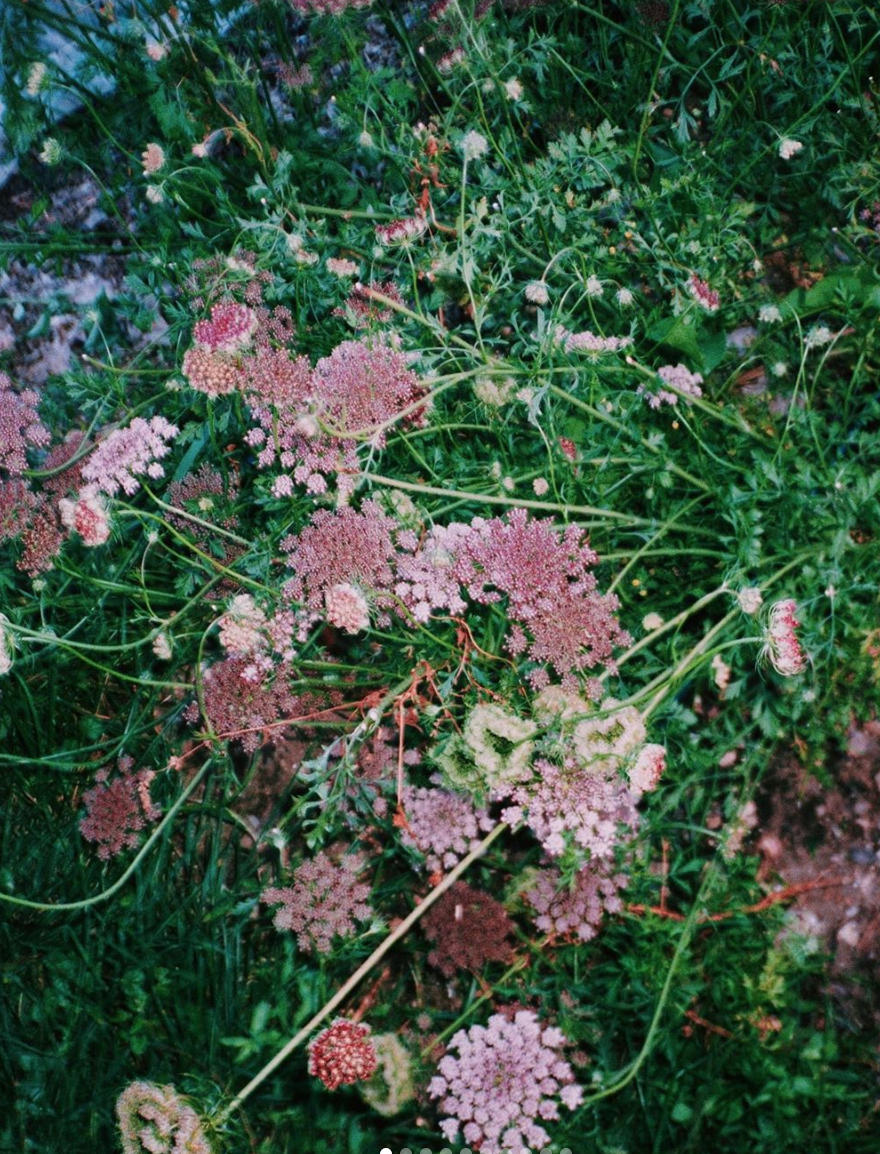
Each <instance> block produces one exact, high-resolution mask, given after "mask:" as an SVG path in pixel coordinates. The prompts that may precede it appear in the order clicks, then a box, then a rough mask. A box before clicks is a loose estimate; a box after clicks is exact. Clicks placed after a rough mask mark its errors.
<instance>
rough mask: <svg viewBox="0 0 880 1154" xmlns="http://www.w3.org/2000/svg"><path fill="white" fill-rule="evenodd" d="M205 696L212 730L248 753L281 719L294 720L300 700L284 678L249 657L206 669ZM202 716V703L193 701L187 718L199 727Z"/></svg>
mask: <svg viewBox="0 0 880 1154" xmlns="http://www.w3.org/2000/svg"><path fill="white" fill-rule="evenodd" d="M202 695H203V699H204V706H205V720H206V721H207V722H208V724H209V725H210V727H211V729H213V730H214V732H215V733H217V734H220V735H221V736H222V737H224V738H225V739H226V740H237V741H240V742H241V747H242V749H243V750H244V751H245V752H246V753H253V752H254V750H256V749H259V747H260V746H261V745H262V744H264V742H265V741H266V740H267V739H268V735H269V734H270V732H271V731H272V728H273V727H274V726H275V725H276V723H278V722H279V721H280V720H281V719H282V718H294V717H295V715H296V711H297V706H298V705H299V700H300V699H299V698H298V697H297V696H296V695H295V694H294V693H293V692H292V691H291V690H290V688H289V687H288V686H287V685H286V684H285V678H284V676H283V675H280V674H279V675H278V676H273V675H272V673H271V671H269V670H266V669H262V668H260V666H259V665H257V664H256V663H255V662H253V661H252V660H251V659H250V658H248V657H227V658H225V659H224V660H223V661H216V662H215V663H214V664H213V665H212V666H210V668H208V669H206V670H205V672H204V676H203V694H202ZM200 717H201V711H200V709H199V703H198V701H193V702H192V703H191V704H190V705H189V706H188V707H187V709H186V711H185V712H184V718H185V719H186V720H187V721H188V722H189V723H190V724H196V723H197V722H198V721H199V718H200ZM275 732H276V735H278V736H280V733H279V732H278V730H276V731H275Z"/></svg>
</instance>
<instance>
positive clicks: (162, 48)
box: [147, 40, 168, 60]
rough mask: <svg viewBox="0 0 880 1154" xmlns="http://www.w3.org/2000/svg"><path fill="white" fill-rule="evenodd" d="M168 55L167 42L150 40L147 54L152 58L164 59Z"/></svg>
mask: <svg viewBox="0 0 880 1154" xmlns="http://www.w3.org/2000/svg"><path fill="white" fill-rule="evenodd" d="M167 55H168V45H167V44H160V43H159V41H158V40H150V41H149V43H148V44H147V56H149V58H150V59H151V60H164V58H165V57H166V56H167Z"/></svg>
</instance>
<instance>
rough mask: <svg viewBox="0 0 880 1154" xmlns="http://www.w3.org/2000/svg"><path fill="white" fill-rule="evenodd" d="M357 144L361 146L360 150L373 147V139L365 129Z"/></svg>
mask: <svg viewBox="0 0 880 1154" xmlns="http://www.w3.org/2000/svg"><path fill="white" fill-rule="evenodd" d="M358 144H359V145H360V146H361V148H372V147H373V137H372V135H371V134H370V133H369V132H367V130H366V129H364V131H363V132H362V133H361V134H360V136H359V137H358Z"/></svg>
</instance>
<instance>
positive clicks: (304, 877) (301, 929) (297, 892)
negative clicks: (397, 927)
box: [260, 851, 373, 954]
mask: <svg viewBox="0 0 880 1154" xmlns="http://www.w3.org/2000/svg"><path fill="white" fill-rule="evenodd" d="M363 868H364V862H363V859H362V858H361V857H360V856H359V855H357V854H346V855H345V857H343V858H342V860H341V861H340V862H339V863H338V864H337V863H336V862H335V861H333V859H332V858H331V857H330V856H329V854H327V853H326V852H324V851H321V852H320V853H318V854H316V855H315V857H313V858H309V859H307V860H306V861H304V862H303V863H302V865H300V866H298V867H297V868H296V869H295V870H294V871H293V878H292V882H291V884H290V885H289V886H281V887H278V886H270V887H269V888H268V889H265V890H263V892H262V894H261V895H260V900H261V901H264V902H266V903H267V904H269V905H280V907H281V908H280V909H279V910H278V911H277V912H276V914H275V925H276V926H277V927H278V929H279V930H292V931H293V933H295V934H296V940H297V945H298V946H299V948H300V949H301V950H302V951H303V952H304V953H307V954H308V953H312V952H313V951H316V952H317V953H319V954H329V953H330V951H331V949H332V946H333V939H334V938H350V937H352V936H353V935H354V934H355V933H356V932H357V924H356V923H357V922H363V921H366V920H367V919H368V918H371V917H372V915H373V911H372V909H371V907H370V903H369V897H370V887H369V885H367V883H366V882H361V881H358V875H359V874H360V873H361V871H362V870H363Z"/></svg>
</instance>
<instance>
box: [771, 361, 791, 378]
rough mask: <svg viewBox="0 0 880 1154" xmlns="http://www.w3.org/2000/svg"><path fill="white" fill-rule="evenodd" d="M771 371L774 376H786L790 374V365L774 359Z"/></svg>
mask: <svg viewBox="0 0 880 1154" xmlns="http://www.w3.org/2000/svg"><path fill="white" fill-rule="evenodd" d="M770 372H771V373H772V374H773V376H774V377H786V376H788V365H787V364H786V363H785V361H774V362H773V364H772V365H771V366H770Z"/></svg>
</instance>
